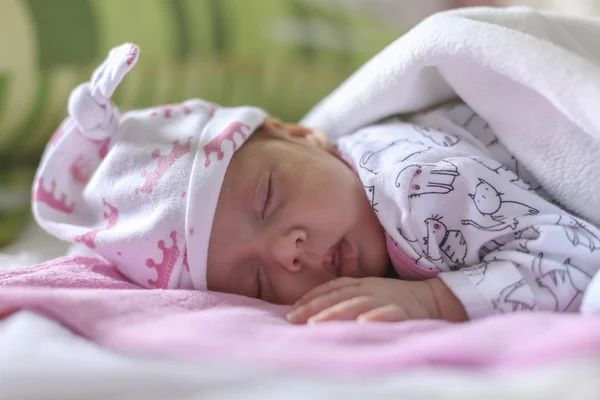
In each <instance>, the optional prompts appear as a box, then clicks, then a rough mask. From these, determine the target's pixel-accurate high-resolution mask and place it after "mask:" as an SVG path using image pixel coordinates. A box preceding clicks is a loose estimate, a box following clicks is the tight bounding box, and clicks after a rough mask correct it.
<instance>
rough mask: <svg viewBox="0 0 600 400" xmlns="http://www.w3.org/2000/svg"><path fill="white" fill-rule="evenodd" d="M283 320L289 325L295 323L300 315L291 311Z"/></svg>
mask: <svg viewBox="0 0 600 400" xmlns="http://www.w3.org/2000/svg"><path fill="white" fill-rule="evenodd" d="M285 319H287V320H288V321H289V322H291V323H296V322H298V321H299V320H300V313H299V312H297V311H291V312H289V313H288V314H287V315H286V316H285Z"/></svg>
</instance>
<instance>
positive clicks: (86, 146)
mask: <svg viewBox="0 0 600 400" xmlns="http://www.w3.org/2000/svg"><path fill="white" fill-rule="evenodd" d="M138 57H139V48H138V47H137V46H135V45H132V44H124V45H122V46H119V47H117V48H114V49H113V50H111V51H110V53H109V56H108V58H107V59H106V61H105V62H104V63H103V64H102V65H101V66H100V67H99V68H98V69H97V70H96V71H95V72H94V74H93V77H92V80H91V82H89V83H84V84H82V85H80V86H79V87H77V88H76V89H75V90H74V91H73V92H72V94H71V97H70V99H69V114H70V115H69V117H68V118H67V119H66V120H65V121H64V122H63V123H62V124H61V126H60V127H59V129H58V131H57V132H56V134H55V135H54V137H53V138H52V139H51V141H50V143H49V144H48V146H47V147H46V150H45V152H44V155H43V158H42V162H41V164H40V167H39V169H38V171H37V174H36V179H35V182H34V187H33V213H34V215H35V218H36V220H37V222H38V223H39V224H40V225H41V226H42V227H43V228H44V229H45V230H47V231H48V232H49V233H51V234H53V235H55V236H57V237H58V238H60V239H63V240H66V241H69V242H73V243H81V244H83V245H85V246H87V247H89V248H90V249H92V250H93V251H94V252H96V253H97V254H99V255H101V256H102V257H104V258H106V259H107V260H109V261H111V262H112V263H114V264H115V265H116V267H117V268H118V269H119V270H120V271H121V273H123V274H124V275H125V276H127V277H128V278H129V279H131V280H132V281H133V282H135V283H137V284H139V285H141V286H144V287H150V288H161V289H167V288H169V289H172V288H183V289H198V290H205V289H206V261H207V252H208V242H209V237H210V231H211V228H212V223H213V218H214V213H215V209H216V206H217V201H218V198H219V193H220V191H221V185H222V183H223V179H224V177H225V171H226V169H227V166H228V165H229V161H230V160H231V157H232V156H233V153H234V152H235V151H236V149H238V148H239V147H240V146H241V145H242V144H243V143H244V142H245V141H246V139H247V138H248V137H249V136H250V135H251V134H252V133H253V132H254V131H255V130H256V129H257V128H258V127H259V126H260V125H261V124H262V123H263V122H264V120H265V117H266V114H265V112H264V111H262V110H260V109H257V108H253V107H238V108H220V107H217V106H215V105H214V104H211V103H209V102H206V101H203V100H198V99H193V100H189V101H186V102H184V103H181V104H178V105H168V106H162V107H157V108H151V109H145V110H135V111H130V112H127V113H125V114H123V115H120V113H119V110H118V109H117V107H116V106H115V105H114V104H113V103H112V102H111V101H110V97H111V96H112V94H113V92H114V91H115V89H116V88H117V86H118V85H119V83H120V82H121V80H122V79H123V77H124V76H125V74H126V73H127V72H129V70H131V69H132V68H133V67H134V65H135V64H136V62H137V60H138Z"/></svg>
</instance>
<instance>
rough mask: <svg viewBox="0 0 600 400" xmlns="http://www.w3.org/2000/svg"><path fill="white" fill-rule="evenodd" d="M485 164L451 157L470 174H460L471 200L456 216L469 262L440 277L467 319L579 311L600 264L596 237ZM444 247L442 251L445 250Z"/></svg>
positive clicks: (588, 226)
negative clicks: (542, 312) (467, 249)
mask: <svg viewBox="0 0 600 400" xmlns="http://www.w3.org/2000/svg"><path fill="white" fill-rule="evenodd" d="M490 162H493V161H492V160H485V159H482V158H479V159H477V158H472V157H471V158H470V159H469V160H462V161H461V160H455V164H457V165H460V169H461V170H462V171H468V172H465V173H464V174H463V175H462V177H463V179H464V182H465V184H466V185H467V187H468V188H469V190H468V191H467V195H468V197H469V201H470V203H469V207H467V208H465V211H464V212H462V213H459V214H461V221H460V225H461V227H460V233H461V238H462V240H463V242H464V243H465V246H466V245H467V244H468V245H469V247H470V249H469V250H470V253H471V257H467V258H470V260H472V261H471V262H467V263H463V264H456V265H454V266H452V268H450V271H444V272H442V273H441V274H440V275H439V277H440V278H441V279H442V280H443V281H444V282H445V283H446V285H447V286H448V287H449V288H450V289H451V290H452V291H453V293H454V294H455V295H456V296H457V297H458V298H459V300H460V301H461V302H462V304H463V305H464V307H465V309H466V311H467V314H468V315H469V317H470V318H471V319H475V318H479V317H484V316H488V315H491V314H497V313H511V312H518V311H553V312H575V311H578V310H579V306H580V305H581V300H582V298H583V295H584V292H585V290H586V288H587V286H588V285H589V283H590V282H591V280H592V277H593V276H594V275H595V274H596V273H597V271H598V269H599V266H600V232H599V231H598V229H597V228H595V227H594V226H592V225H591V224H588V223H586V222H584V221H583V220H581V219H579V218H576V217H574V216H572V215H570V214H568V213H567V212H565V211H564V210H561V209H560V208H558V207H556V206H555V205H553V204H551V203H550V202H548V201H546V200H544V199H543V198H541V197H540V196H538V195H537V194H535V193H533V192H532V191H529V190H526V189H525V188H524V187H523V185H522V184H521V183H522V182H519V181H518V180H515V178H516V175H513V178H511V175H510V174H497V173H494V171H493V169H490V168H488V167H486V166H485V165H484V164H487V163H490ZM490 172H491V173H490ZM496 172H497V171H496ZM456 224H458V221H457V222H456ZM443 245H444V244H443V243H442V244H441V246H440V249H441V250H442V252H444V251H446V252H447V250H448V249H445V248H444V246H443ZM475 251H476V254H477V256H476V257H477V258H478V260H477V262H475V259H474V257H473V256H474V254H473V252H475Z"/></svg>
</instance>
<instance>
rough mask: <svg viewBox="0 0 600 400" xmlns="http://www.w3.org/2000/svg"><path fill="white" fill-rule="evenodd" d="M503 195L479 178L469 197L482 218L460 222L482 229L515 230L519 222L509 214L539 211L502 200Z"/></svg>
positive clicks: (530, 213) (517, 214) (528, 213)
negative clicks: (473, 191)
mask: <svg viewBox="0 0 600 400" xmlns="http://www.w3.org/2000/svg"><path fill="white" fill-rule="evenodd" d="M503 195H504V193H501V192H499V191H498V190H496V188H495V187H494V186H492V185H490V184H489V183H488V182H486V181H484V180H483V179H481V178H479V183H478V184H477V186H476V187H475V193H469V197H470V198H471V200H473V203H475V207H476V208H477V210H478V211H479V213H480V214H481V216H482V217H483V219H482V220H481V221H474V220H471V219H465V220H462V224H463V225H472V226H474V227H475V228H477V229H481V230H484V231H501V230H504V229H507V228H510V229H512V230H515V229H516V228H517V225H518V224H519V222H518V220H517V218H516V217H508V216H509V215H513V216H515V215H516V216H526V215H536V214H538V213H539V211H538V210H537V209H536V208H534V207H531V206H528V205H527V204H524V203H520V202H518V201H511V200H504V199H503V198H502V196H503Z"/></svg>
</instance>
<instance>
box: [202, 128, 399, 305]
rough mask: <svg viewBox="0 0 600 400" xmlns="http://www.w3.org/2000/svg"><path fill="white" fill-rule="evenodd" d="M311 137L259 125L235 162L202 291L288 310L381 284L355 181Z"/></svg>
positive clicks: (378, 246)
mask: <svg viewBox="0 0 600 400" xmlns="http://www.w3.org/2000/svg"><path fill="white" fill-rule="evenodd" d="M329 147H330V146H329V143H328V142H327V141H326V139H325V137H324V135H322V134H320V133H319V132H315V131H311V130H308V129H305V128H301V127H299V126H296V125H283V124H281V123H279V122H277V121H275V120H271V119H269V120H267V122H265V124H264V125H263V127H262V128H261V130H260V131H258V132H256V133H255V134H254V135H253V136H252V137H251V138H250V139H249V140H248V141H247V142H246V143H245V144H244V145H243V146H242V148H241V149H239V150H238V151H237V152H236V153H235V155H234V156H233V158H232V160H231V163H230V164H229V167H228V169H227V173H226V175H225V180H224V182H223V186H222V189H221V193H220V195H219V201H218V204H217V209H216V212H215V218H214V222H213V227H212V233H211V238H210V243H209V249H208V272H207V280H208V289H209V290H214V291H219V292H227V293H235V294H240V295H244V296H249V297H255V298H260V299H262V300H265V301H268V302H272V303H277V304H291V303H293V302H295V301H296V300H298V299H299V298H300V297H301V296H302V295H303V294H305V293H306V292H308V291H309V290H311V289H313V288H314V287H316V286H318V285H320V284H323V283H325V282H327V281H330V280H332V279H335V278H338V277H342V276H349V277H365V276H382V275H383V274H384V273H385V269H386V266H387V263H388V256H387V251H386V247H385V236H384V231H383V228H382V227H381V226H380V224H379V222H378V220H377V217H376V215H375V213H374V211H373V209H372V208H371V204H370V203H369V200H368V198H367V196H366V194H365V190H364V188H363V186H362V183H361V182H360V180H359V179H358V177H357V176H356V175H355V174H354V172H353V171H352V170H351V169H350V168H349V167H348V166H346V164H344V163H343V162H342V161H340V160H339V159H338V158H337V157H335V156H333V155H332V154H331V153H330V152H329Z"/></svg>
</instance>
